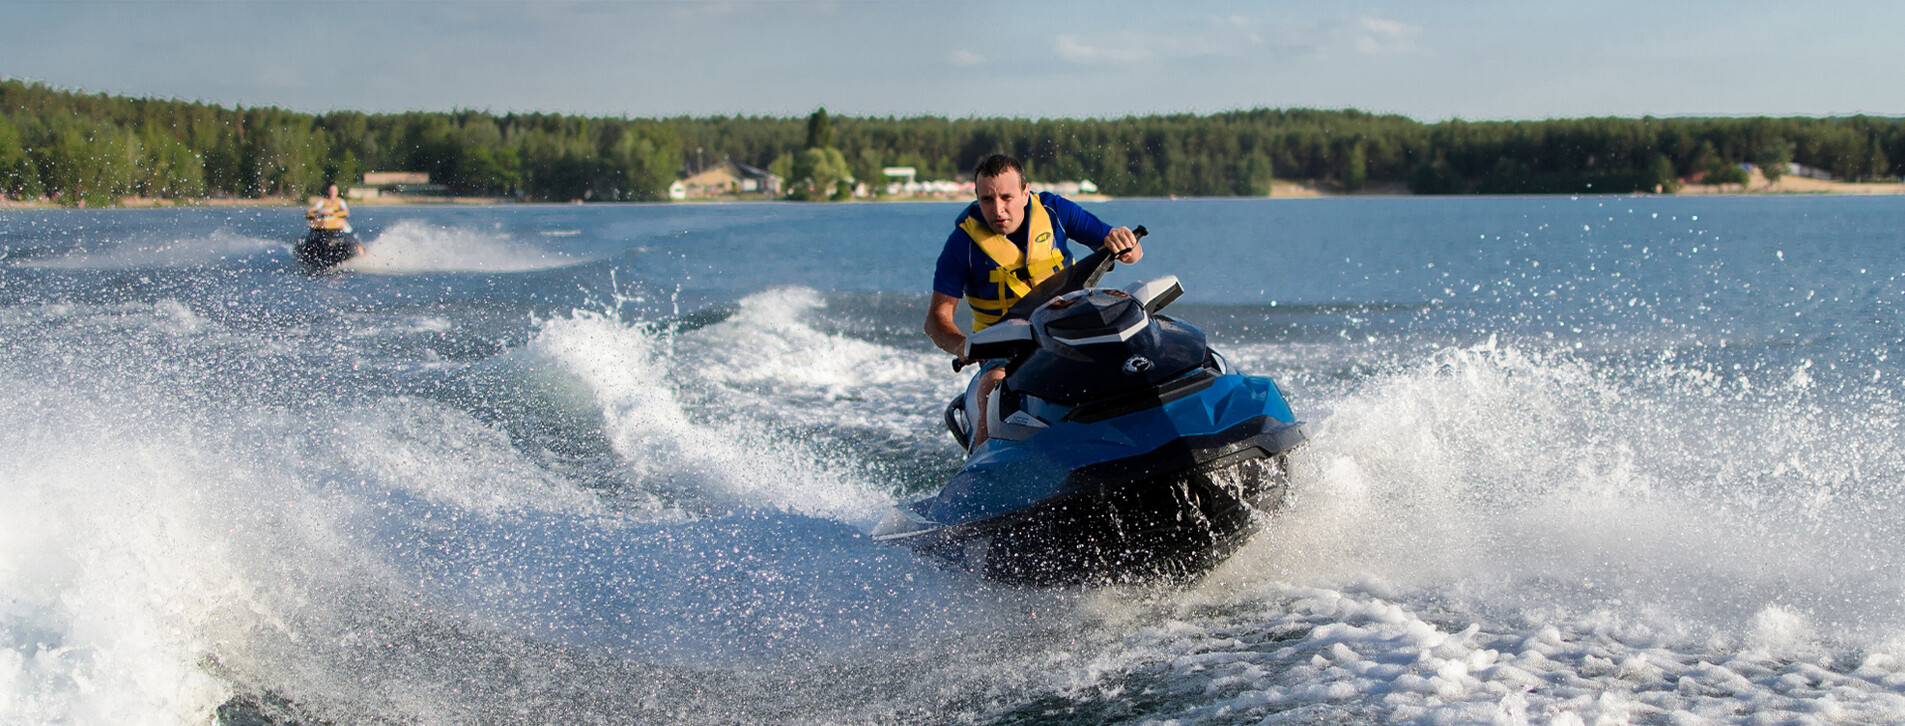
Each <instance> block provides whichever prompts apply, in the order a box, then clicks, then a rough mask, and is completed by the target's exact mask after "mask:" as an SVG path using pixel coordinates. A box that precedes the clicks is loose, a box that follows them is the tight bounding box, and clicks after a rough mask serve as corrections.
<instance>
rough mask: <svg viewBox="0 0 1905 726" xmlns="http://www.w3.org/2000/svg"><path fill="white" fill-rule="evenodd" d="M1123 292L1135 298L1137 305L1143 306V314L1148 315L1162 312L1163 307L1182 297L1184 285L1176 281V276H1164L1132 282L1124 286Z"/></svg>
mask: <svg viewBox="0 0 1905 726" xmlns="http://www.w3.org/2000/svg"><path fill="white" fill-rule="evenodd" d="M1124 291H1125V294H1127V295H1130V296H1131V297H1133V298H1136V299H1137V301H1138V304H1139V305H1143V306H1144V312H1145V314H1147V315H1149V314H1151V313H1155V312H1157V311H1159V310H1163V309H1164V306H1166V305H1169V304H1171V303H1172V301H1175V300H1177V299H1178V298H1179V297H1182V296H1183V295H1184V285H1183V284H1181V283H1179V282H1178V281H1177V275H1165V276H1163V277H1160V278H1156V279H1152V280H1145V281H1143V282H1134V283H1132V284H1130V285H1127V286H1125V289H1124Z"/></svg>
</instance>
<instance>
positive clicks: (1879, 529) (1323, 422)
mask: <svg viewBox="0 0 1905 726" xmlns="http://www.w3.org/2000/svg"><path fill="white" fill-rule="evenodd" d="M1641 365H1642V366H1643V369H1642V370H1624V371H1610V370H1607V369H1603V368H1597V367H1596V366H1595V365H1591V364H1589V363H1587V362H1583V361H1580V360H1576V359H1573V358H1570V357H1567V356H1547V355H1537V354H1530V353H1526V352H1523V351H1520V350H1516V349H1513V348H1504V347H1497V346H1495V345H1493V344H1488V345H1482V346H1477V347H1474V348H1468V349H1450V350H1445V351H1443V352H1442V353H1441V354H1439V355H1438V356H1436V357H1435V358H1434V359H1433V360H1430V361H1425V362H1422V363H1419V364H1415V365H1408V366H1401V367H1398V368H1396V369H1394V370H1392V371H1391V372H1389V373H1387V374H1383V375H1379V376H1377V377H1376V378H1374V379H1371V380H1368V381H1366V382H1364V383H1363V384H1360V385H1358V386H1356V387H1355V388H1354V389H1353V390H1351V391H1350V392H1349V393H1348V394H1346V395H1344V396H1342V397H1341V398H1340V399H1338V400H1333V401H1329V402H1325V405H1324V409H1325V410H1326V411H1327V413H1325V414H1322V415H1319V416H1318V417H1317V420H1313V421H1312V422H1311V432H1312V436H1313V438H1312V442H1311V444H1310V445H1309V447H1307V448H1306V449H1304V450H1302V451H1301V452H1299V453H1298V455H1297V456H1296V467H1295V481H1296V487H1295V498H1294V501H1293V502H1292V503H1291V506H1289V508H1288V509H1287V510H1286V511H1285V512H1283V513H1282V514H1280V515H1278V516H1277V517H1275V518H1273V519H1271V520H1270V522H1269V525H1270V528H1269V530H1268V531H1267V532H1266V533H1265V534H1264V535H1261V536H1259V537H1258V538H1256V540H1254V541H1253V542H1252V543H1251V544H1250V545H1249V546H1248V547H1247V548H1246V549H1245V550H1244V551H1243V552H1241V553H1240V554H1239V555H1238V556H1237V557H1236V558H1234V559H1233V560H1232V561H1231V562H1230V563H1228V564H1227V565H1226V566H1224V567H1222V568H1220V569H1219V570H1218V571H1217V572H1215V573H1213V575H1212V576H1211V577H1210V578H1208V579H1207V580H1206V581H1204V582H1203V583H1201V584H1200V587H1199V588H1198V589H1197V590H1195V591H1193V592H1190V593H1187V594H1185V595H1184V596H1183V597H1181V598H1173V599H1170V600H1168V601H1167V602H1166V603H1165V604H1164V605H1163V606H1162V607H1163V608H1164V609H1163V610H1162V611H1157V610H1153V611H1149V612H1144V613H1141V614H1131V613H1130V612H1128V611H1129V610H1130V607H1129V606H1128V605H1125V604H1121V603H1117V602H1113V601H1110V600H1107V601H1105V602H1102V603H1101V604H1100V609H1101V611H1102V614H1103V615H1104V616H1105V617H1132V618H1139V619H1141V620H1142V619H1163V620H1165V621H1167V622H1168V623H1170V624H1168V625H1161V626H1158V627H1142V628H1138V629H1136V630H1134V631H1133V634H1132V635H1131V636H1129V637H1127V638H1125V639H1124V640H1123V641H1122V642H1121V643H1119V644H1118V645H1116V646H1112V647H1111V648H1110V649H1109V650H1108V651H1107V653H1106V654H1105V655H1104V656H1103V659H1102V660H1101V661H1100V662H1097V663H1094V665H1093V672H1110V673H1134V672H1136V673H1145V672H1156V670H1157V669H1159V668H1162V669H1164V672H1165V673H1175V674H1181V675H1182V677H1183V679H1184V680H1183V683H1180V684H1178V685H1169V686H1163V687H1162V688H1166V689H1169V688H1179V687H1188V686H1185V685H1183V684H1187V683H1195V684H1197V688H1198V689H1199V690H1200V691H1201V693H1203V694H1208V695H1211V696H1218V697H1217V698H1214V699H1212V698H1207V697H1203V696H1199V697H1197V698H1187V699H1186V700H1185V704H1186V705H1185V706H1184V707H1183V710H1182V711H1180V712H1171V711H1169V710H1168V709H1167V710H1165V711H1164V712H1160V713H1158V716H1159V717H1160V718H1170V719H1176V720H1179V721H1181V722H1197V721H1202V720H1207V719H1215V720H1219V721H1222V720H1225V719H1227V718H1233V717H1236V716H1238V715H1248V714H1255V715H1256V716H1257V717H1265V716H1271V715H1275V716H1276V718H1271V721H1277V719H1278V718H1282V719H1293V720H1296V721H1303V720H1304V719H1307V718H1309V717H1310V716H1312V715H1318V714H1323V713H1335V714H1339V715H1349V716H1351V717H1358V715H1359V714H1360V717H1365V718H1376V719H1380V720H1400V721H1415V720H1423V719H1426V720H1431V721H1435V722H1460V723H1527V722H1535V723H1570V724H1574V723H1596V722H1617V723H1619V722H1633V721H1653V720H1663V719H1664V720H1673V719H1676V718H1687V717H1691V718H1694V719H1696V720H1710V721H1721V722H1724V721H1729V720H1733V719H1735V718H1736V717H1737V714H1740V713H1757V714H1759V715H1761V716H1763V717H1767V718H1773V715H1774V714H1785V715H1786V716H1788V717H1791V718H1797V719H1801V720H1805V719H1822V720H1825V721H1833V720H1849V721H1857V722H1881V721H1896V720H1898V719H1900V718H1905V698H1902V697H1900V696H1899V695H1898V689H1899V688H1900V687H1901V686H1905V617H1901V616H1900V614H1899V613H1898V610H1897V601H1898V597H1899V595H1900V593H1901V592H1905V579H1901V576H1900V575H1899V574H1898V573H1897V572H1896V567H1895V564H1894V563H1896V562H1897V561H1898V560H1899V559H1900V554H1901V547H1900V546H1899V545H1898V544H1897V543H1898V542H1899V538H1898V537H1897V534H1898V527H1897V525H1896V524H1895V523H1893V522H1890V521H1883V522H1882V521H1879V520H1880V519H1881V518H1878V517H1874V516H1873V515H1872V512H1873V511H1874V506H1875V504H1878V503H1880V502H1884V501H1888V500H1890V499H1892V498H1895V497H1896V496H1897V495H1898V494H1899V493H1900V490H1901V489H1905V459H1902V458H1901V457H1905V454H1901V452H1899V451H1898V450H1897V447H1896V446H1886V445H1884V443H1883V442H1885V441H1890V440H1892V439H1891V437H1893V436H1895V435H1896V434H1895V429H1894V428H1893V427H1891V426H1889V425H1888V424H1887V423H1886V422H1885V421H1883V420H1880V419H1883V418H1885V416H1884V415H1883V411H1885V410H1889V409H1887V408H1885V407H1883V406H1878V407H1874V408H1872V409H1863V410H1860V409H1853V410H1850V411H1849V410H1848V409H1847V408H1846V407H1845V406H1842V405H1835V404H1831V403H1828V402H1826V401H1824V400H1821V398H1820V396H1819V392H1818V391H1815V390H1812V384H1811V381H1810V379H1809V378H1808V377H1807V376H1805V375H1804V366H1803V365H1801V366H1800V367H1799V368H1797V369H1796V370H1794V371H1788V372H1780V371H1771V370H1768V371H1760V372H1759V373H1758V375H1757V379H1756V380H1754V381H1747V380H1742V379H1741V378H1740V377H1739V376H1736V375H1731V374H1727V375H1722V374H1718V373H1715V372H1713V371H1709V370H1704V369H1700V368H1697V367H1692V366H1681V365H1676V364H1673V363H1671V362H1665V361H1656V362H1652V363H1644V364H1641ZM1878 508H1879V509H1880V510H1883V509H1884V507H1883V506H1879V507H1878ZM1120 613H1123V614H1122V615H1121V614H1120ZM1137 625H1142V623H1141V622H1140V623H1136V624H1134V627H1136V626H1137ZM1192 674H1195V675H1192ZM1061 677H1062V678H1067V679H1072V681H1073V682H1072V683H1071V684H1070V685H1066V686H1063V688H1065V689H1069V690H1071V691H1078V690H1079V686H1078V683H1077V682H1076V680H1078V679H1083V680H1085V681H1092V680H1094V678H1093V677H1092V676H1089V675H1088V674H1082V673H1079V672H1078V671H1076V670H1066V671H1064V672H1063V674H1062V675H1054V676H1053V678H1061ZM1160 677H1163V678H1164V679H1165V680H1166V681H1175V680H1177V679H1176V678H1175V677H1171V676H1160ZM1052 687H1054V688H1058V687H1059V686H1052ZM1121 687H1122V686H1121ZM1086 692H1089V689H1086ZM1227 714H1228V715H1227Z"/></svg>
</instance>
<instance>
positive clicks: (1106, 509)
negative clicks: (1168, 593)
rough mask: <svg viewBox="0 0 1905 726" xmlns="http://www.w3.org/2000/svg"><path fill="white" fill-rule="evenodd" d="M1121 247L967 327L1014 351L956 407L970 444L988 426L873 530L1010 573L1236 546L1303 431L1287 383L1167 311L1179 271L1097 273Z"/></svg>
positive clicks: (1082, 571)
mask: <svg viewBox="0 0 1905 726" xmlns="http://www.w3.org/2000/svg"><path fill="white" fill-rule="evenodd" d="M1135 233H1136V234H1137V235H1138V236H1142V235H1143V234H1144V228H1143V227H1139V228H1138V229H1137V230H1135ZM1117 254H1118V251H1117V250H1112V249H1100V250H1099V251H1097V252H1094V253H1092V254H1091V255H1090V256H1088V257H1086V258H1085V259H1084V260H1081V261H1080V262H1079V263H1078V264H1077V265H1075V266H1072V267H1069V268H1066V269H1063V270H1061V271H1059V272H1058V273H1056V274H1055V275H1053V276H1052V277H1050V278H1048V279H1046V280H1045V281H1044V282H1042V283H1040V284H1039V285H1038V286H1037V287H1035V288H1033V289H1032V290H1030V291H1029V292H1028V293H1027V294H1026V295H1024V296H1023V297H1022V298H1021V299H1020V300H1019V301H1018V303H1017V304H1015V305H1014V306H1012V308H1011V309H1010V310H1009V311H1006V312H1005V313H1004V315H1003V316H1002V317H1001V319H1000V320H999V321H998V322H996V323H993V324H992V325H991V326H989V327H986V328H984V329H983V330H980V331H977V332H975V333H973V334H972V335H971V336H970V337H968V338H967V339H966V340H965V345H964V351H963V353H964V355H963V358H964V359H965V360H984V361H1003V362H1004V365H1003V370H1004V372H1005V376H1004V381H1003V382H1002V383H999V384H998V386H997V388H996V389H995V390H994V391H992V392H991V395H987V396H983V397H982V396H981V395H980V394H981V391H980V381H981V379H982V377H983V376H975V377H974V379H973V383H972V384H971V385H970V386H969V388H968V390H967V392H966V395H964V396H961V397H958V398H955V399H953V400H952V401H951V402H950V403H949V404H948V405H947V408H946V423H947V427H948V428H949V429H950V430H951V432H952V434H953V437H954V438H955V439H957V440H958V441H959V442H960V443H961V444H962V445H966V444H968V443H969V442H971V441H972V437H973V435H974V433H975V424H979V425H982V426H984V428H983V429H982V430H984V431H986V432H988V437H987V438H986V439H985V440H984V441H982V442H979V443H977V444H976V445H974V446H972V447H971V450H970V452H969V454H968V456H967V459H966V463H965V465H964V466H963V467H962V468H961V469H960V470H959V472H958V473H957V474H955V475H954V476H953V478H952V479H951V481H948V482H947V483H946V485H945V487H944V488H942V489H941V490H940V491H939V493H938V494H937V495H935V496H932V497H929V498H927V499H923V500H920V501H917V502H913V503H911V504H906V505H902V506H899V507H895V508H894V509H893V510H892V511H891V512H889V513H888V514H887V516H886V517H885V519H884V520H882V521H881V522H880V524H879V526H877V527H876V528H875V529H874V531H873V537H874V538H875V539H877V540H881V541H885V542H890V543H900V544H906V545H908V546H910V547H912V548H913V549H915V550H918V551H920V552H924V553H929V554H932V555H936V556H939V557H943V558H945V559H947V560H949V561H951V562H953V563H955V564H958V565H961V566H964V567H967V568H970V569H974V570H978V571H980V572H983V573H984V574H985V575H987V576H988V577H991V578H993V579H996V580H1000V581H1005V582H1013V583H1031V584H1056V583H1075V582H1106V581H1127V580H1143V579H1155V578H1160V577H1162V578H1177V577H1185V576H1191V575H1195V574H1198V573H1201V572H1203V571H1205V570H1207V569H1209V568H1210V567H1212V566H1214V565H1216V564H1217V563H1219V562H1222V561H1223V560H1224V559H1225V558H1227V557H1229V556H1230V554H1231V553H1233V552H1235V551H1236V549H1237V548H1238V547H1240V546H1242V544H1243V543H1244V542H1245V541H1246V540H1248V539H1249V537H1250V535H1251V534H1253V533H1254V532H1255V530H1256V528H1257V526H1258V516H1257V515H1258V513H1268V512H1270V511H1272V510H1274V509H1275V508H1276V507H1277V506H1278V504H1279V503H1280V502H1281V501H1282V499H1283V497H1284V494H1285V492H1286V490H1287V487H1288V472H1289V468H1288V460H1287V455H1288V453H1289V452H1290V451H1291V450H1292V449H1295V448H1296V447H1297V446H1299V445H1301V444H1302V443H1303V442H1304V441H1305V438H1306V437H1305V433H1304V430H1303V426H1302V424H1300V423H1298V422H1297V421H1295V419H1294V416H1292V414H1291V412H1290V407H1289V405H1288V404H1287V403H1286V402H1285V401H1284V398H1283V395H1282V392H1281V391H1280V390H1278V388H1277V385H1276V384H1275V383H1274V382H1272V381H1271V380H1270V379H1268V378H1263V377H1254V376H1245V375H1242V374H1239V373H1237V372H1236V371H1234V370H1232V369H1231V368H1230V365H1229V364H1228V363H1227V362H1225V360H1224V358H1223V357H1222V356H1221V355H1218V354H1217V352H1216V351H1213V350H1211V349H1210V348H1209V347H1208V346H1207V345H1206V344H1205V340H1204V334H1203V333H1202V332H1201V331H1199V330H1198V329H1197V328H1194V327H1192V326H1190V325H1188V324H1186V323H1183V322H1180V321H1178V320H1175V319H1173V318H1170V317H1168V316H1164V315H1160V314H1158V313H1159V311H1160V310H1162V309H1163V308H1164V307H1165V306H1166V305H1168V304H1170V303H1171V301H1172V300H1175V299H1176V298H1177V297H1178V296H1179V295H1181V294H1183V288H1182V287H1181V286H1180V285H1179V283H1178V280H1177V278H1176V277H1175V276H1166V277H1162V278H1158V279H1155V280H1150V281H1147V282H1142V283H1137V284H1134V285H1131V286H1129V287H1126V288H1124V289H1122V290H1118V289H1104V288H1096V287H1094V286H1095V285H1096V284H1097V282H1098V279H1099V278H1100V277H1101V276H1102V275H1103V274H1104V273H1105V272H1106V271H1108V270H1109V269H1110V268H1111V267H1112V265H1113V260H1114V259H1115V256H1116V255H1117ZM981 401H983V403H981Z"/></svg>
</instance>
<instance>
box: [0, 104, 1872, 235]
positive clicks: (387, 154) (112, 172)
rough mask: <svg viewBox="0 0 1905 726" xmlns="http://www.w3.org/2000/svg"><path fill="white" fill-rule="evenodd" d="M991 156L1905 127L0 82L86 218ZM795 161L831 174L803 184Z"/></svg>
mask: <svg viewBox="0 0 1905 726" xmlns="http://www.w3.org/2000/svg"><path fill="white" fill-rule="evenodd" d="M816 120H818V121H819V122H820V124H821V126H822V127H823V128H821V129H820V130H819V132H820V133H821V135H822V136H821V138H824V139H825V140H826V142H827V143H826V144H825V146H827V153H826V154H825V155H821V156H813V153H812V152H813V150H812V149H811V147H812V145H813V143H814V139H815V138H816V136H815V134H816V129H815V122H816ZM999 151H1003V152H1007V153H1011V154H1014V155H1016V156H1018V157H1019V158H1021V159H1023V160H1024V162H1025V165H1026V171H1027V176H1028V178H1030V179H1033V180H1035V181H1063V180H1083V179H1089V180H1091V181H1093V182H1095V183H1096V184H1097V185H1098V188H1099V189H1100V190H1102V191H1103V192H1104V193H1106V194H1110V195H1112V196H1123V197H1139V196H1165V195H1180V196H1255V195H1264V194H1268V193H1269V191H1270V183H1271V180H1272V179H1282V180H1291V181H1305V182H1313V183H1317V184H1321V185H1325V186H1328V187H1332V188H1336V189H1340V190H1344V191H1354V190H1357V189H1360V188H1364V187H1366V186H1369V185H1372V184H1397V183H1400V184H1406V185H1407V187H1408V189H1410V190H1411V191H1413V192H1415V193H1418V194H1463V193H1484V194H1543V193H1579V192H1590V193H1625V192H1631V191H1655V190H1660V191H1671V190H1673V189H1674V188H1676V187H1677V185H1678V184H1679V183H1681V180H1684V179H1689V178H1695V177H1699V178H1703V179H1705V180H1706V181H1709V182H1716V181H1717V182H1734V183H1738V182H1741V181H1743V180H1744V172H1743V171H1742V170H1741V169H1740V166H1739V165H1740V164H1743V163H1751V164H1760V165H1762V167H1763V168H1768V169H1771V170H1773V171H1774V173H1778V172H1779V171H1780V170H1783V169H1784V168H1785V166H1786V163H1787V162H1797V163H1800V164H1803V165H1806V166H1809V167H1814V168H1817V169H1821V170H1824V171H1826V172H1829V173H1831V174H1832V175H1833V176H1834V177H1835V178H1839V179H1845V180H1879V179H1896V178H1898V177H1899V176H1900V175H1901V174H1905V120H1901V119H1897V118H1885V117H1869V116H1850V117H1833V118H1810V117H1793V118H1766V117H1756V118H1730V117H1729V118H1652V117H1648V118H1638V119H1635V118H1583V119H1553V120H1543V121H1495V122H1465V121H1459V120H1454V121H1444V122H1439V123H1422V122H1418V121H1415V120H1412V119H1409V118H1407V117H1404V116H1397V115H1382V114H1371V113H1365V112H1362V111H1355V110H1307V109H1291V110H1276V109H1258V110H1248V111H1233V112H1226V113H1215V114H1204V115H1193V114H1180V115H1153V116H1133V117H1125V118H1094V119H1021V118H964V119H952V118H940V117H930V116H926V117H904V118H901V117H885V118H879V117H841V116H834V117H831V118H828V117H827V116H825V112H824V110H823V111H821V112H817V113H816V114H815V116H812V117H807V118H776V117H763V116H736V117H707V118H690V117H677V118H654V119H638V118H613V117H584V116H572V115H562V114H546V113H528V114H522V113H510V114H500V115H499V114H493V113H489V112H484V111H472V110H464V111H452V112H412V113H396V114H370V113H361V112H356V111H335V112H330V113H322V114H310V113H302V112H297V111H289V110H284V109H278V108H270V107H265V108H223V107H219V106H213V105H208V104H204V103H197V102H188V101H177V100H165V99H150V98H128V97H122V96H109V95H105V94H85V93H78V92H73V91H66V90H61V89H56V88H52V87H49V86H46V85H44V84H40V83H34V82H26V81H19V80H0V193H3V194H5V195H6V196H8V197H11V198H14V199H50V200H53V201H56V202H59V203H63V204H72V205H78V204H85V205H107V204H114V203H117V202H118V201H120V200H121V199H123V198H125V197H129V196H142V197H151V198H168V199H177V200H194V199H204V198H211V197H238V198H256V197H266V196H291V197H301V196H304V195H309V194H315V193H317V192H318V190H319V189H321V187H322V186H323V184H324V183H326V182H327V181H330V180H336V181H337V182H339V183H340V184H341V185H342V186H347V187H348V186H349V185H351V184H352V183H353V182H356V181H357V180H359V179H361V178H362V174H363V172H365V171H373V170H374V171H421V172H429V173H430V175H431V179H432V181H433V182H437V183H440V184H443V185H445V186H447V187H448V188H449V190H451V191H452V192H454V193H457V194H463V195H472V196H492V197H505V198H514V199H522V200H526V201H567V200H576V199H585V200H605V201H606V200H656V199H664V198H666V196H667V189H668V186H669V184H670V183H672V182H673V181H675V180H676V179H678V178H680V177H681V176H682V175H684V174H685V173H687V172H690V171H694V170H697V169H698V168H701V167H703V166H705V165H710V164H714V163H718V162H719V161H721V160H722V159H732V160H734V161H738V162H742V163H746V164H750V165H754V166H759V167H764V168H768V169H770V170H773V171H775V172H776V173H779V174H781V175H782V176H783V177H788V179H789V182H790V184H789V188H792V189H800V188H801V185H800V184H799V181H800V180H799V179H797V178H794V177H792V176H790V175H791V174H795V173H804V172H805V171H806V170H808V169H812V168H815V164H816V163H818V164H820V165H821V166H822V167H825V166H827V165H834V166H837V165H840V164H844V165H845V166H846V167H847V171H850V173H851V175H852V176H853V177H856V178H858V179H861V180H882V179H883V176H882V174H881V169H882V168H883V167H888V166H911V167H914V168H916V169H918V170H919V175H920V177H921V178H926V179H933V178H940V179H950V178H954V177H955V176H957V175H959V174H960V173H962V172H963V171H964V170H967V169H969V168H970V167H971V166H972V165H973V164H974V163H975V162H976V161H977V160H978V159H979V158H980V157H982V156H984V155H986V154H989V153H993V152H999ZM835 152H837V153H835ZM803 154H807V155H808V156H812V157H813V158H817V159H821V161H820V162H810V163H803ZM827 159H831V160H832V161H831V162H828V161H826V160H827ZM870 186H872V187H873V188H874V189H875V191H876V192H877V191H878V189H879V188H880V187H881V186H882V185H880V184H877V183H876V184H872V185H870Z"/></svg>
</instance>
